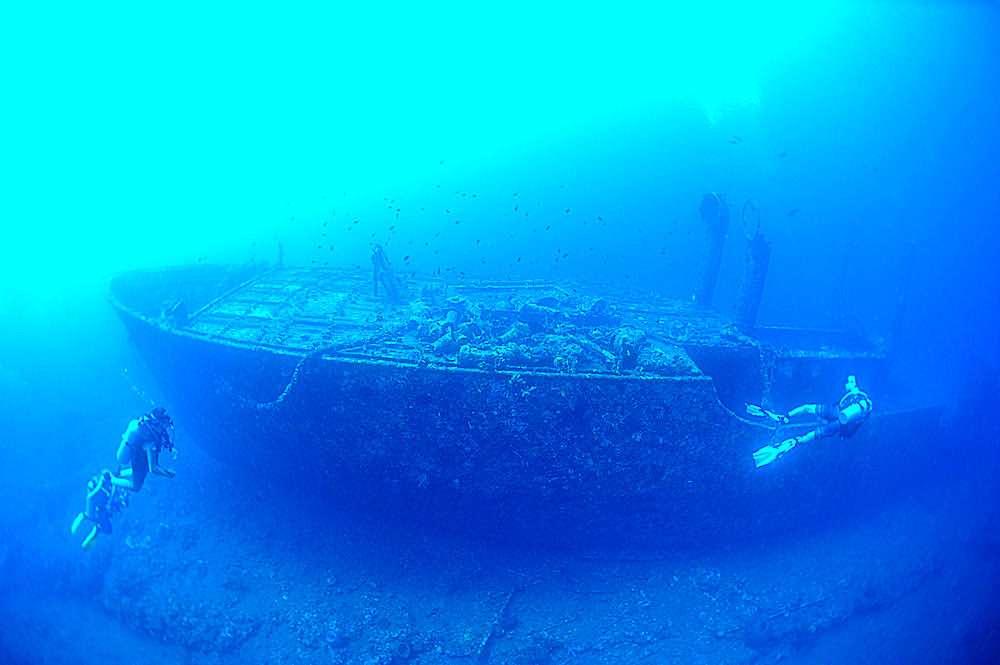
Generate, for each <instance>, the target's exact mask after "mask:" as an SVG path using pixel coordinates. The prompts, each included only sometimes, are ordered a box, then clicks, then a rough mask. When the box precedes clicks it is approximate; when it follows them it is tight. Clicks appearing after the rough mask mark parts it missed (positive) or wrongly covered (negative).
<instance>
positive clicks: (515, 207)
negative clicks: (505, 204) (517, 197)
mask: <svg viewBox="0 0 1000 665" xmlns="http://www.w3.org/2000/svg"><path fill="white" fill-rule="evenodd" d="M517 205H518V204H516V203H515V204H514V212H517Z"/></svg>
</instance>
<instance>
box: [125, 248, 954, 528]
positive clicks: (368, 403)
mask: <svg viewBox="0 0 1000 665" xmlns="http://www.w3.org/2000/svg"><path fill="white" fill-rule="evenodd" d="M399 286H400V289H399V292H398V293H395V294H393V295H394V298H392V299H390V298H388V297H386V296H377V295H375V294H374V292H373V289H372V283H371V273H370V272H366V271H360V270H357V271H353V270H325V269H322V270H319V269H290V268H289V269H276V270H271V271H261V270H257V269H254V268H240V269H237V268H215V267H206V266H199V267H197V268H179V269H170V270H162V271H151V272H133V273H127V274H122V275H119V276H117V277H115V278H113V279H112V280H111V282H110V291H111V299H112V303H113V304H114V305H115V307H116V309H117V310H118V312H119V314H120V315H121V317H122V319H123V321H124V322H125V324H126V326H127V327H128V329H129V332H130V334H131V336H132V339H133V341H134V343H135V344H136V345H137V347H138V348H139V350H140V352H141V353H142V355H143V358H144V359H145V361H146V363H147V364H148V366H149V367H150V369H151V371H152V372H153V373H154V375H155V376H156V377H157V380H158V381H159V383H160V385H161V387H162V389H163V391H164V393H165V394H166V396H167V397H168V399H169V400H170V401H171V404H170V406H171V407H172V410H173V411H174V412H175V414H176V419H177V420H178V421H179V422H181V423H182V425H183V427H184V428H185V429H187V430H188V431H190V432H191V433H192V434H193V435H194V436H195V437H196V438H197V441H198V443H199V445H201V446H203V447H205V448H206V449H207V450H208V451H209V452H210V453H212V454H213V455H214V456H216V457H218V458H219V459H222V460H226V461H231V462H233V463H236V464H249V465H251V466H253V467H255V468H256V469H258V470H259V471H261V472H264V473H267V474H274V475H275V476H276V477H281V478H284V479H286V480H292V481H294V482H299V483H305V484H308V485H309V486H311V487H313V488H316V489H319V490H322V491H326V490H329V491H330V492H336V493H340V494H342V495H344V496H352V497H354V498H360V499H363V500H367V501H371V502H375V503H378V504H380V505H381V506H383V507H388V508H389V509H390V510H394V511H397V512H400V513H403V514H406V515H408V516H412V517H414V518H416V519H421V520H426V521H429V522H433V523H436V524H439V525H443V526H447V527H455V528H459V529H465V530H475V531H478V532H482V533H486V534H489V535H493V536H499V537H515V538H524V539H530V540H538V541H544V542H550V543H599V542H600V543H613V544H616V545H622V546H625V545H633V544H643V545H660V544H664V545H665V544H678V543H687V544H690V543H695V542H705V541H716V540H727V539H732V538H737V537H741V536H745V535H754V534H760V533H765V532H768V531H774V530H776V529H781V528H786V527H788V526H790V525H795V524H802V523H807V522H810V521H815V520H818V519H824V518H825V517H827V516H829V515H831V514H832V513H833V512H835V511H837V510H843V509H845V508H847V507H849V506H851V505H854V504H856V503H857V502H858V501H861V500H865V499H867V498H869V497H870V496H872V495H873V494H877V493H878V492H880V491H883V490H884V488H885V483H884V480H883V479H882V478H881V477H882V476H883V475H884V474H885V473H886V472H887V471H891V470H893V469H898V465H899V460H898V455H897V454H895V451H896V450H898V449H899V448H900V447H902V446H910V447H911V448H912V447H915V446H919V445H923V442H924V441H925V440H926V439H927V436H928V435H929V434H928V433H929V432H930V431H931V430H932V429H933V427H934V423H935V422H936V412H935V410H934V409H900V410H896V411H892V412H890V411H887V410H885V409H882V410H881V411H879V412H877V416H876V417H874V418H873V419H872V421H871V422H870V423H869V424H868V425H867V426H866V427H865V428H864V429H862V431H861V432H859V433H858V434H857V435H856V436H854V437H853V438H851V439H848V440H839V439H838V440H828V441H820V442H817V443H815V444H812V445H811V446H810V447H809V448H808V450H803V451H801V452H799V451H796V454H794V455H788V456H786V457H785V458H782V460H781V463H780V464H774V465H771V467H765V468H763V469H755V468H754V465H753V462H752V457H751V453H752V452H753V451H754V450H755V449H757V448H758V447H760V446H762V445H764V444H766V443H768V442H770V441H772V440H774V438H775V437H776V436H787V435H789V434H790V433H793V432H794V430H788V431H785V432H781V433H776V432H774V431H773V430H772V429H770V428H768V427H765V426H764V425H762V424H761V423H756V422H751V421H749V420H747V419H745V418H744V417H742V416H741V415H737V413H736V410H737V409H742V406H743V400H753V401H757V400H761V399H762V398H763V399H765V400H767V401H769V402H773V403H774V404H775V405H777V406H778V407H780V408H789V407H791V406H792V405H794V403H797V402H800V401H806V400H816V399H817V398H819V399H824V398H825V399H827V400H829V399H836V398H837V397H839V393H838V392H837V391H838V390H839V389H840V387H841V386H842V383H843V378H844V376H845V375H846V373H848V372H851V373H855V374H858V376H859V380H860V381H862V382H863V384H864V383H865V382H866V380H867V383H866V384H865V385H866V387H870V386H872V385H873V384H877V383H878V382H879V381H880V380H881V379H882V378H883V376H882V375H883V374H884V365H885V358H884V357H883V355H882V354H880V353H879V352H878V350H877V349H875V348H873V347H870V346H866V345H865V344H863V343H860V342H859V343H857V344H854V345H853V346H849V345H848V343H847V341H848V340H847V337H846V336H844V335H842V334H840V333H833V332H826V333H815V334H813V335H811V336H812V337H815V336H816V335H819V337H820V338H822V339H820V340H819V343H816V341H815V340H808V339H807V338H808V337H810V335H807V334H806V333H805V332H803V331H790V330H785V331H770V332H769V333H768V334H769V335H770V336H771V337H772V338H773V339H775V340H777V341H775V342H765V341H762V340H761V339H758V338H757V337H750V336H747V335H744V334H742V333H740V332H739V331H737V330H735V329H734V328H732V327H731V326H728V325H727V323H726V322H725V321H724V320H722V319H721V318H719V317H718V316H717V315H715V314H712V313H710V312H706V311H699V310H694V309H692V308H690V307H688V306H685V305H682V304H678V303H675V302H671V301H669V300H666V299H662V298H658V297H656V296H655V295H650V294H635V293H624V292H620V291H617V290H613V289H605V290H600V291H596V290H594V289H591V288H587V289H584V288H582V287H575V286H574V287H569V286H565V285H556V284H543V283H538V282H530V283H524V282H521V283H515V282H497V281H474V280H455V281H454V282H446V281H443V280H439V279H432V278H420V277H417V276H412V277H410V278H409V279H407V280H405V281H401V282H400V284H399ZM778 335H782V336H784V337H785V338H786V340H795V339H798V340H799V341H802V340H804V339H806V341H809V342H810V344H809V345H803V344H800V345H798V346H789V345H788V344H787V343H782V342H781V340H780V339H779V338H778V337H777V336H778ZM817 393H818V394H817ZM845 478H847V479H849V483H850V487H851V488H853V491H850V492H844V491H843V485H842V484H841V485H840V490H838V488H837V483H836V482H832V481H831V479H845Z"/></svg>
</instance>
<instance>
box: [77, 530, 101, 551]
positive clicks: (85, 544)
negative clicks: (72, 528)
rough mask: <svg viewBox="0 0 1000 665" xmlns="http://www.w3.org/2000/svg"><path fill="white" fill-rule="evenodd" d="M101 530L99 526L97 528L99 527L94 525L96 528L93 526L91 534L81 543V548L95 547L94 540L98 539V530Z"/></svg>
mask: <svg viewBox="0 0 1000 665" xmlns="http://www.w3.org/2000/svg"><path fill="white" fill-rule="evenodd" d="M99 530H100V529H98V528H97V527H96V526H95V527H94V528H93V529H92V530H91V531H90V534H89V535H88V536H87V537H86V538H84V539H83V542H82V543H80V548H81V549H85V550H89V549H90V548H91V547H93V546H94V542H95V541H96V540H97V532H98V531H99Z"/></svg>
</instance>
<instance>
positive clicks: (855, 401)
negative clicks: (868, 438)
mask: <svg viewBox="0 0 1000 665" xmlns="http://www.w3.org/2000/svg"><path fill="white" fill-rule="evenodd" d="M844 388H846V389H847V394H846V395H844V396H843V397H842V398H841V400H840V405H839V406H840V413H838V414H837V420H839V421H840V424H841V426H844V425H847V424H849V423H858V422H859V421H863V420H866V419H867V418H868V416H869V415H870V414H871V412H872V400H871V398H870V397H868V395H867V394H866V393H864V392H862V391H861V390H859V389H858V383H857V380H856V379H855V378H854V375H853V374H851V375H850V376H848V377H847V383H846V384H845V385H844Z"/></svg>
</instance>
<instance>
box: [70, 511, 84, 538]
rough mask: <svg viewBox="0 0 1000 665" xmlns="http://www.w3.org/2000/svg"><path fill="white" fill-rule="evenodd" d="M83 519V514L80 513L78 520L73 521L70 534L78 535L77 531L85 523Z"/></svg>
mask: <svg viewBox="0 0 1000 665" xmlns="http://www.w3.org/2000/svg"><path fill="white" fill-rule="evenodd" d="M83 518H84V514H83V513H80V514H79V515H77V516H76V519H74V520H73V526H71V527H70V528H69V532H70V533H76V530H77V529H79V528H80V524H81V523H82V522H83Z"/></svg>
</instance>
